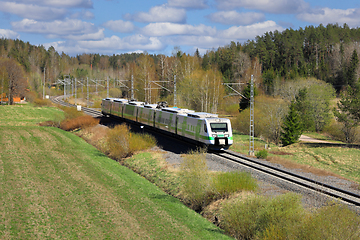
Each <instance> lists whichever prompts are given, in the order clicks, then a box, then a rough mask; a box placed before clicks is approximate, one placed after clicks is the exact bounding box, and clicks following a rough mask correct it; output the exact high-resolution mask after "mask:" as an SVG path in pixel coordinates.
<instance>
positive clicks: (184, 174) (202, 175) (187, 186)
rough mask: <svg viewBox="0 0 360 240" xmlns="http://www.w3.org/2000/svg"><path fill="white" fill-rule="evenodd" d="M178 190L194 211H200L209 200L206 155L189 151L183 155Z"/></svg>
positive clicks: (209, 185)
mask: <svg viewBox="0 0 360 240" xmlns="http://www.w3.org/2000/svg"><path fill="white" fill-rule="evenodd" d="M180 170H181V173H180V176H181V177H180V178H181V186H180V191H181V193H180V194H181V195H182V198H183V199H184V202H185V203H186V204H187V205H189V206H190V207H191V208H192V209H194V210H195V211H201V210H202V208H203V207H204V206H206V205H207V204H208V202H209V200H208V198H209V195H210V194H211V193H212V192H213V191H212V189H211V179H210V174H209V170H208V167H207V164H206V155H205V154H204V153H199V152H191V153H189V154H187V155H186V156H185V157H183V161H182V163H181V165H180Z"/></svg>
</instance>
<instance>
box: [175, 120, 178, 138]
mask: <svg viewBox="0 0 360 240" xmlns="http://www.w3.org/2000/svg"><path fill="white" fill-rule="evenodd" d="M178 121H179V117H178V116H176V118H175V134H176V135H177V134H178Z"/></svg>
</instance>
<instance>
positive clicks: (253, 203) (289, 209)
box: [220, 193, 311, 239]
mask: <svg viewBox="0 0 360 240" xmlns="http://www.w3.org/2000/svg"><path fill="white" fill-rule="evenodd" d="M304 215H305V212H304V210H303V208H302V206H301V200H300V196H298V195H295V194H293V193H290V194H284V195H281V196H278V197H276V198H273V199H267V198H265V197H262V196H258V195H252V196H249V197H248V198H246V199H236V200H233V201H228V202H225V203H224V204H223V208H222V209H221V211H220V217H221V222H220V225H221V226H222V227H223V228H224V229H225V230H226V232H228V233H229V234H230V235H231V236H233V237H235V238H237V239H253V238H260V239H261V238H262V239H274V238H271V236H274V235H276V237H277V238H276V239H291V237H289V236H292V235H293V232H292V229H298V226H299V224H300V223H301V221H302V218H303V217H304ZM309 239H311V238H309Z"/></svg>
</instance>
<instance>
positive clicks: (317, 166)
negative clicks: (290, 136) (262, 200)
mask: <svg viewBox="0 0 360 240" xmlns="http://www.w3.org/2000/svg"><path fill="white" fill-rule="evenodd" d="M312 136H313V137H316V136H318V137H317V138H320V139H321V137H320V135H319V134H313V135H312ZM323 140H327V139H326V138H325V137H323ZM254 142H255V151H257V150H258V151H259V150H262V149H264V148H265V144H266V142H264V141H262V140H260V139H255V141H254ZM268 148H270V149H268V152H269V157H268V160H269V161H273V162H278V163H280V164H283V165H288V166H290V167H294V168H301V169H303V170H304V171H311V172H313V173H315V174H318V175H327V174H328V173H329V172H331V173H334V174H335V175H339V176H342V177H344V178H347V179H350V180H353V181H355V182H357V183H360V165H359V164H358V159H359V156H360V149H357V148H349V147H339V146H331V145H328V144H306V143H295V144H292V145H289V146H286V147H278V146H276V145H274V144H268ZM231 149H232V150H234V151H237V152H240V153H242V154H248V152H249V136H247V135H239V134H235V135H234V145H233V146H232V147H231ZM297 164H298V165H297ZM301 165H303V166H301ZM319 170H324V171H319Z"/></svg>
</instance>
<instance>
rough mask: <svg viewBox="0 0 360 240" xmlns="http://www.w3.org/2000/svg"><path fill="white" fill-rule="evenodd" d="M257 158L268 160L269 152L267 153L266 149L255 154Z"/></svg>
mask: <svg viewBox="0 0 360 240" xmlns="http://www.w3.org/2000/svg"><path fill="white" fill-rule="evenodd" d="M255 156H256V157H257V158H262V159H266V158H267V157H268V152H267V151H266V150H265V149H263V150H261V151H258V152H256V153H255Z"/></svg>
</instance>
